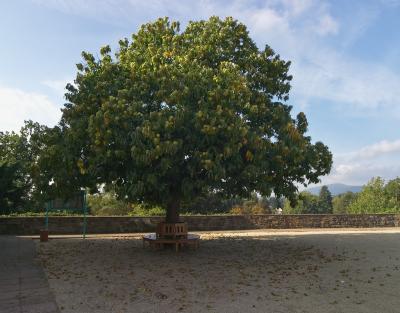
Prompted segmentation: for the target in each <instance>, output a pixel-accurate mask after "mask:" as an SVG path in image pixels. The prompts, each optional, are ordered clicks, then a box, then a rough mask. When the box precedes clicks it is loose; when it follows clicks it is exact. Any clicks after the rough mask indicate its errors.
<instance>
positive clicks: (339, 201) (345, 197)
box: [332, 191, 358, 214]
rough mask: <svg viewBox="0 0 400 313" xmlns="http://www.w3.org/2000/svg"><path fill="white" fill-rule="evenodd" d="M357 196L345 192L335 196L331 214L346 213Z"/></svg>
mask: <svg viewBox="0 0 400 313" xmlns="http://www.w3.org/2000/svg"><path fill="white" fill-rule="evenodd" d="M357 196H358V194H357V193H353V192H350V191H349V192H346V193H343V194H340V195H337V196H335V197H334V198H333V200H332V205H333V213H335V214H345V213H347V212H348V207H349V206H350V205H351V204H352V203H353V202H354V201H355V200H356V199H357Z"/></svg>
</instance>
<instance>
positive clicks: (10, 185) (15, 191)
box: [0, 161, 27, 215]
mask: <svg viewBox="0 0 400 313" xmlns="http://www.w3.org/2000/svg"><path fill="white" fill-rule="evenodd" d="M26 193H27V186H26V185H25V183H24V175H23V171H22V167H21V165H20V163H18V162H14V163H9V162H6V161H0V215H2V214H9V213H12V212H18V211H20V210H21V209H22V208H23V205H24V204H25V201H26V199H25V196H26Z"/></svg>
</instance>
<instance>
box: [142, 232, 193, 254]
mask: <svg viewBox="0 0 400 313" xmlns="http://www.w3.org/2000/svg"><path fill="white" fill-rule="evenodd" d="M199 241H200V236H199V235H195V234H186V235H185V237H181V238H161V237H158V236H157V234H155V233H152V234H147V235H144V236H143V248H144V247H145V243H146V242H148V243H149V246H150V247H153V248H160V247H164V245H165V244H169V245H175V251H176V252H178V251H179V248H180V247H183V246H185V245H187V246H192V247H194V249H197V248H198V247H199Z"/></svg>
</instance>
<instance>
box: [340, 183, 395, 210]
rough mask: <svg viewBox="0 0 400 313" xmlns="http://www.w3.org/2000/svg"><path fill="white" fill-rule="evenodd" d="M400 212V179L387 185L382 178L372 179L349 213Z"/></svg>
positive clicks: (352, 204)
mask: <svg viewBox="0 0 400 313" xmlns="http://www.w3.org/2000/svg"><path fill="white" fill-rule="evenodd" d="M399 211H400V178H396V179H393V180H391V181H389V182H388V183H387V184H385V181H384V180H383V179H382V178H381V177H376V178H372V179H371V180H370V181H369V182H368V184H367V185H366V186H364V187H363V189H362V191H361V192H360V193H359V195H358V197H357V199H356V200H355V201H354V202H352V203H351V204H350V205H349V207H348V210H347V212H348V213H389V212H399Z"/></svg>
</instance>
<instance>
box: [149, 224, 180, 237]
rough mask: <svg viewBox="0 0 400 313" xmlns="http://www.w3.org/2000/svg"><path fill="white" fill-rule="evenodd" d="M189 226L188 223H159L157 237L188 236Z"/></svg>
mask: <svg viewBox="0 0 400 313" xmlns="http://www.w3.org/2000/svg"><path fill="white" fill-rule="evenodd" d="M187 234H188V227H187V224H186V223H159V224H158V225H157V228H156V235H157V238H168V239H176V238H186V237H187Z"/></svg>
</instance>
